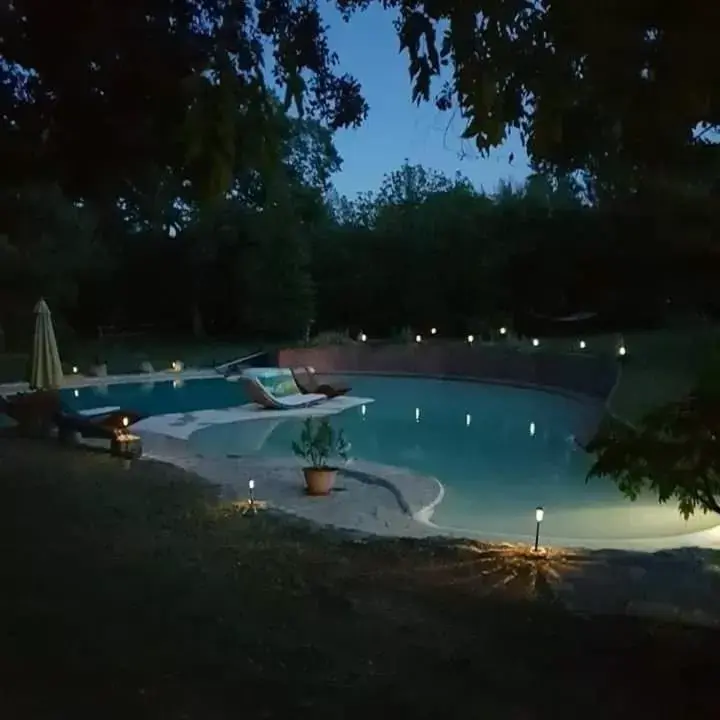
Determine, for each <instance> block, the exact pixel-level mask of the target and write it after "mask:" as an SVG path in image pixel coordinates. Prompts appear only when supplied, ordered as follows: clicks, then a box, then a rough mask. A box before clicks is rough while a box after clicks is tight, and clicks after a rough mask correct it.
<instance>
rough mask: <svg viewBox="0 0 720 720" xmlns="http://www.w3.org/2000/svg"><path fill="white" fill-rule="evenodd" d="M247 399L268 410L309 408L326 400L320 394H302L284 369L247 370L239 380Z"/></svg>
mask: <svg viewBox="0 0 720 720" xmlns="http://www.w3.org/2000/svg"><path fill="white" fill-rule="evenodd" d="M240 382H242V384H243V387H244V388H245V389H246V391H247V394H248V396H249V399H250V400H251V401H252V402H254V403H256V404H257V405H261V406H262V407H264V408H268V409H270V410H290V409H296V408H303V407H310V406H311V405H317V404H318V403H321V402H323V401H325V400H327V399H328V396H327V395H323V394H321V393H303V392H301V391H300V388H299V387H298V386H297V384H296V382H295V379H294V378H293V374H292V372H291V371H290V370H288V369H286V368H249V369H247V370H245V371H244V372H243V374H242V376H241V378H240Z"/></svg>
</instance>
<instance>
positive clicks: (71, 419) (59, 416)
mask: <svg viewBox="0 0 720 720" xmlns="http://www.w3.org/2000/svg"><path fill="white" fill-rule="evenodd" d="M145 417H147V416H146V415H140V413H136V412H133V411H131V410H123V409H122V408H119V407H114V408H99V409H96V410H90V411H81V412H74V411H72V410H69V409H67V408H62V409H61V410H60V411H58V412H56V413H55V414H54V415H53V422H54V423H55V425H57V428H58V432H59V434H60V435H61V436H63V435H64V436H67V435H68V434H70V433H78V434H80V435H81V436H82V437H84V438H96V439H100V440H113V439H114V438H115V437H116V436H117V435H118V434H119V433H122V432H123V431H124V430H127V429H128V428H129V427H130V426H131V425H134V424H135V423H136V422H138V421H139V420H142V419H144V418H145Z"/></svg>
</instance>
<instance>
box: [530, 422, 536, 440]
mask: <svg viewBox="0 0 720 720" xmlns="http://www.w3.org/2000/svg"><path fill="white" fill-rule="evenodd" d="M530 437H535V423H534V422H531V423H530Z"/></svg>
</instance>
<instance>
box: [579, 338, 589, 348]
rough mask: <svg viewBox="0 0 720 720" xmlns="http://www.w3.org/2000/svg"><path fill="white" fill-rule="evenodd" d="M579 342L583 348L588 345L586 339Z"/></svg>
mask: <svg viewBox="0 0 720 720" xmlns="http://www.w3.org/2000/svg"><path fill="white" fill-rule="evenodd" d="M578 344H579V346H580V349H581V350H584V349H585V348H586V347H587V343H586V342H585V341H584V340H581V341H580V342H579V343H578Z"/></svg>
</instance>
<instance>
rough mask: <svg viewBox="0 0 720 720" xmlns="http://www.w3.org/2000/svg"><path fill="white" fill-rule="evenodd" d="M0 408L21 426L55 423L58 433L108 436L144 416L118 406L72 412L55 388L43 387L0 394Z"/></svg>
mask: <svg viewBox="0 0 720 720" xmlns="http://www.w3.org/2000/svg"><path fill="white" fill-rule="evenodd" d="M0 412H3V413H4V414H5V415H7V416H8V417H9V418H11V419H12V420H14V421H15V422H17V423H18V424H19V425H20V426H21V427H22V428H24V429H42V428H48V427H50V426H52V425H55V426H56V427H57V428H58V432H59V434H60V435H61V436H63V435H64V436H67V434H68V433H79V434H80V435H82V436H83V437H92V438H100V439H103V438H106V439H108V440H111V439H112V438H113V437H115V435H117V434H118V433H119V432H122V431H123V430H125V429H126V428H128V427H130V426H131V425H133V424H134V423H136V422H137V421H138V420H141V419H142V418H143V417H145V416H143V415H140V414H139V413H136V412H134V411H132V410H124V409H123V408H120V407H117V406H113V407H104V408H95V409H92V410H81V411H80V412H75V411H74V410H71V409H70V408H68V407H66V406H65V405H63V403H62V401H61V400H60V395H59V394H58V393H57V392H55V391H44V390H39V391H37V392H31V393H17V394H15V395H10V396H8V397H4V398H3V397H0Z"/></svg>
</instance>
